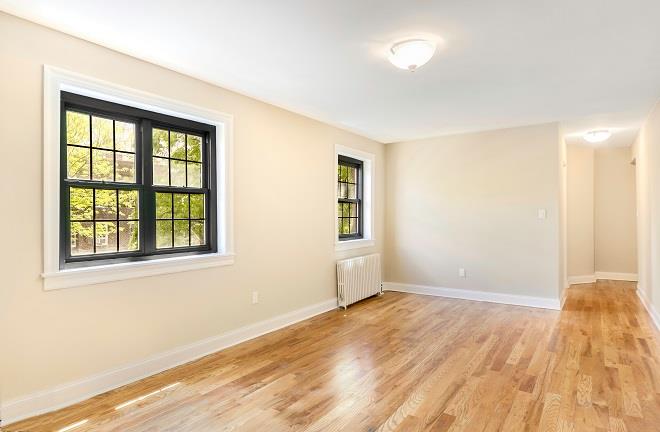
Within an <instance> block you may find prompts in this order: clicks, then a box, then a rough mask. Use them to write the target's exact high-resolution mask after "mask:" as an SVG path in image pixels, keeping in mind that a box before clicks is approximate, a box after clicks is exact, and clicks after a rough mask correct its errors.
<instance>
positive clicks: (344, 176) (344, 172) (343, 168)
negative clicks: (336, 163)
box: [340, 165, 348, 182]
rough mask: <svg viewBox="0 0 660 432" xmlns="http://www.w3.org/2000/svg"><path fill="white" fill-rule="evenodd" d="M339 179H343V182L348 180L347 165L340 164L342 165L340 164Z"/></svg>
mask: <svg viewBox="0 0 660 432" xmlns="http://www.w3.org/2000/svg"><path fill="white" fill-rule="evenodd" d="M340 179H341V181H343V182H346V181H348V167H346V166H345V165H342V166H341V175H340Z"/></svg>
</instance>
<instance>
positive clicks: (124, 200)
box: [119, 190, 139, 219]
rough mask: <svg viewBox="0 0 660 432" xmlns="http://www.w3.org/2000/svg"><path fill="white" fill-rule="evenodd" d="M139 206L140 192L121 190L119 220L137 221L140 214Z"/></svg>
mask: <svg viewBox="0 0 660 432" xmlns="http://www.w3.org/2000/svg"><path fill="white" fill-rule="evenodd" d="M138 204H139V202H138V191H136V190H120V191H119V219H137V218H138V213H139V211H138V208H139V207H138Z"/></svg>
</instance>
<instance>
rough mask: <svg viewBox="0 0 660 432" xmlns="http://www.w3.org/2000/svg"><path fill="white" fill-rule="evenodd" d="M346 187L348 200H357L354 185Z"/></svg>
mask: <svg viewBox="0 0 660 432" xmlns="http://www.w3.org/2000/svg"><path fill="white" fill-rule="evenodd" d="M347 187H348V198H350V199H357V192H356V190H355V185H354V184H349V185H347Z"/></svg>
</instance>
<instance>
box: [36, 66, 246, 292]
mask: <svg viewBox="0 0 660 432" xmlns="http://www.w3.org/2000/svg"><path fill="white" fill-rule="evenodd" d="M62 90H66V91H69V92H72V93H76V94H81V95H84V96H89V97H94V98H97V99H102V100H106V101H109V102H115V103H120V104H123V105H128V106H132V107H135V108H140V109H146V110H149V111H154V112H158V113H162V114H167V115H174V116H177V117H181V118H185V119H189V120H195V121H199V122H203V123H207V124H212V125H214V126H215V127H216V152H217V161H218V166H217V181H218V184H217V190H218V199H217V205H218V208H217V215H218V221H217V224H218V253H217V254H212V255H209V256H205V257H204V258H199V259H182V260H178V261H176V260H172V259H169V258H166V259H163V260H154V262H151V261H149V262H147V261H143V262H136V263H129V264H127V265H124V264H113V265H108V266H99V267H93V268H88V269H80V270H60V268H59V240H60V239H59V230H60V226H59V224H60V222H59V214H60V212H59V208H60V92H61V91H62ZM43 114H44V131H43V134H44V136H43V152H44V167H43V168H44V186H43V188H44V216H43V217H44V221H43V224H44V271H43V273H42V277H43V279H44V289H46V290H50V289H57V288H67V287H73V286H80V285H88V284H92V283H101V282H109V281H116V280H124V279H129V278H134V277H143V276H151V275H155V274H163V273H172V272H177V271H187V270H192V269H197V268H205V267H210V266H212V265H228V264H232V263H233V253H234V231H233V182H232V179H233V152H232V147H233V117H232V116H231V115H229V114H224V113H221V112H218V111H213V110H209V109H206V108H201V107H196V106H193V105H190V104H187V103H183V102H178V101H174V100H171V99H167V98H164V97H161V96H158V95H154V94H151V93H146V92H143V91H140V90H136V89H132V88H128V87H124V86H120V85H117V84H113V83H109V82H106V81H101V80H98V79H96V78H92V77H88V76H84V75H80V74H77V73H75V72H70V71H66V70H63V69H60V68H56V67H53V66H48V65H44V113H43ZM211 263H213V264H211ZM169 266H172V267H171V268H170V267H169ZM94 275H98V277H95V276H94Z"/></svg>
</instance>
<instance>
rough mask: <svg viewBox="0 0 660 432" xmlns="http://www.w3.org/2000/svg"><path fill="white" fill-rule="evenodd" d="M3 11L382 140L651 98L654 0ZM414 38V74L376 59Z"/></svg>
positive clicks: (657, 41)
mask: <svg viewBox="0 0 660 432" xmlns="http://www.w3.org/2000/svg"><path fill="white" fill-rule="evenodd" d="M0 9H2V10H5V11H7V12H9V13H11V14H14V15H18V16H21V17H23V18H26V19H29V20H32V21H36V22H38V23H41V24H44V25H47V26H49V27H53V28H56V29H59V30H61V31H64V32H66V33H70V34H72V35H75V36H78V37H81V38H83V39H87V40H90V41H93V42H96V43H98V44H100V45H104V46H107V47H110V48H113V49H115V50H117V51H121V52H124V53H127V54H130V55H133V56H135V57H138V58H142V59H145V60H148V61H151V62H153V63H156V64H159V65H162V66H165V67H168V68H170V69H174V70H177V71H179V72H183V73H185V74H188V75H191V76H194V77H197V78H200V79H203V80H205V81H208V82H211V83H214V84H218V85H220V86H223V87H226V88H229V89H232V90H235V91H238V92H240V93H243V94H247V95H250V96H253V97H255V98H258V99H261V100H264V101H267V102H271V103H273V104H275V105H278V106H281V107H284V108H287V109H290V110H292V111H295V112H298V113H301V114H304V115H307V116H310V117H313V118H316V119H319V120H322V121H325V122H327V123H330V124H334V125H337V126H340V127H343V128H345V129H349V130H353V131H356V132H358V133H360V134H363V135H365V136H368V137H371V138H374V139H377V140H379V141H382V142H392V141H401V140H409V139H415V138H423V137H429V136H434V135H443V134H449V133H457V132H467V131H476V130H485V129H498V128H504V127H511V126H519V125H526V124H534V123H542V122H551V121H562V122H563V123H562V124H563V125H564V130H565V131H566V133H567V134H569V135H570V134H575V133H579V132H582V131H583V130H587V129H590V128H593V127H609V126H612V125H619V124H620V125H623V126H622V128H623V129H622V130H631V129H635V128H637V127H639V124H640V121H641V120H642V119H643V117H644V116H645V115H646V113H647V112H648V111H649V110H650V108H651V107H652V105H653V103H654V101H655V100H656V99H657V98H658V97H660V1H658V0H626V1H621V0H499V1H493V0H445V1H442V0H436V1H432V0H399V1H392V0H333V1H323V0H278V1H273V0H206V1H204V0H188V1H181V0H159V1H156V0H141V1H131V0H114V1H107V0H104V1H101V0H57V1H54V0H0ZM411 36H416V37H418V36H425V37H428V38H433V39H434V40H436V41H438V42H439V43H440V45H441V47H440V49H439V50H438V51H437V53H436V56H435V57H434V58H433V59H432V60H431V61H430V62H429V63H428V64H427V65H426V66H424V67H422V68H421V69H419V70H418V71H416V72H414V73H411V72H407V71H402V70H399V69H396V68H394V67H393V66H392V65H390V64H389V63H388V62H387V60H386V52H387V49H388V48H389V45H390V44H391V43H392V42H396V41H398V40H400V39H405V38H408V37H411ZM601 123H602V124H601ZM617 127H618V126H617ZM633 135H634V134H633ZM615 136H616V134H615Z"/></svg>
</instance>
